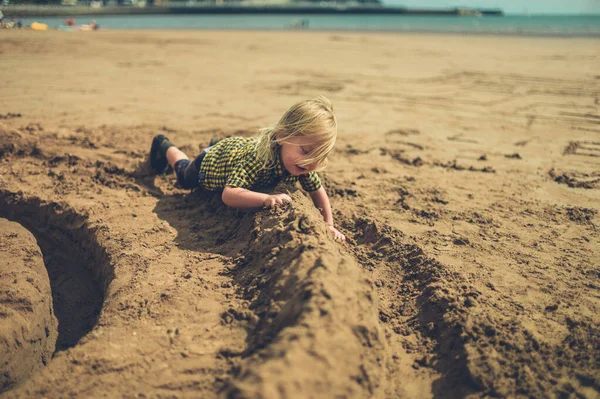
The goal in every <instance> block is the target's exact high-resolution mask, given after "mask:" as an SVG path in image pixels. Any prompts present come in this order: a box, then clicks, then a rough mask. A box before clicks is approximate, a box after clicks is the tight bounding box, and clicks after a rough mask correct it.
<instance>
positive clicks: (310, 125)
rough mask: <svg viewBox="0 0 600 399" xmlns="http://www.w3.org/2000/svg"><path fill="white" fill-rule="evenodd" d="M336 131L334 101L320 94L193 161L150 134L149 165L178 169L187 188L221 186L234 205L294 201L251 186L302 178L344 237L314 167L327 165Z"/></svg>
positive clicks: (162, 138)
mask: <svg viewBox="0 0 600 399" xmlns="http://www.w3.org/2000/svg"><path fill="white" fill-rule="evenodd" d="M336 137H337V121H336V118H335V115H334V114H333V106H332V105H331V102H330V101H329V100H328V99H327V98H326V97H324V96H319V97H316V98H314V99H311V100H305V101H301V102H299V103H296V104H294V105H292V106H291V107H290V108H289V109H288V110H287V111H286V112H285V114H284V115H283V117H282V118H281V119H280V120H279V122H278V123H277V124H275V125H274V126H270V127H267V128H264V129H261V130H260V132H259V133H258V135H257V136H256V137H229V138H226V139H223V140H221V141H218V142H217V143H216V144H214V145H213V146H211V147H208V148H206V149H204V150H203V151H202V153H201V154H200V155H199V156H198V157H197V158H196V159H194V160H193V161H191V162H190V160H189V158H188V157H187V155H185V154H184V153H183V152H182V151H181V150H179V149H178V148H177V147H175V146H174V145H173V144H172V143H171V142H170V141H169V139H168V138H167V137H165V136H163V135H161V134H159V135H157V136H155V137H154V139H153V140H152V147H151V149H150V165H151V166H152V168H153V169H154V170H155V171H156V172H157V173H159V174H164V173H169V172H170V171H171V170H174V171H175V173H176V175H177V182H178V183H179V185H180V186H181V187H183V188H187V189H194V188H197V187H200V188H203V189H206V190H209V191H216V190H223V193H222V195H221V198H222V200H223V202H224V203H225V204H226V205H227V206H230V207H233V208H260V207H267V208H268V207H273V206H279V205H282V204H284V203H286V202H290V201H291V200H292V199H291V198H290V196H289V195H287V194H264V193H260V192H256V191H252V190H253V189H256V188H259V187H264V186H267V185H274V184H277V183H279V182H286V183H292V184H295V183H296V182H298V181H299V182H300V184H301V186H302V188H303V189H304V190H306V191H308V193H309V194H310V197H311V198H312V201H313V203H314V204H315V206H316V207H317V209H319V210H320V211H321V214H322V215H323V218H324V219H325V223H327V226H328V228H329V230H330V231H331V232H332V234H333V235H334V237H335V238H336V239H338V240H342V241H344V240H345V239H346V237H345V236H344V235H343V234H342V233H341V232H340V231H338V230H337V229H336V228H335V226H334V223H333V216H332V213H331V205H330V204H329V197H328V196H327V193H326V192H325V189H324V188H323V185H322V183H321V179H320V178H319V175H318V174H317V173H316V172H317V171H320V170H323V169H325V167H326V165H327V156H328V155H329V153H330V151H331V150H332V149H333V146H334V144H335V140H336Z"/></svg>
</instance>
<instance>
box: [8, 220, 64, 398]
mask: <svg viewBox="0 0 600 399" xmlns="http://www.w3.org/2000/svg"><path fill="white" fill-rule="evenodd" d="M0 242H1V243H2V245H0V320H1V321H2V323H0V353H2V360H1V361H0V392H2V391H4V390H7V389H11V388H12V387H13V386H15V385H17V384H19V383H22V382H23V381H25V380H26V379H27V378H28V377H29V376H30V375H31V374H32V373H34V372H35V371H37V370H39V369H40V368H42V367H43V366H45V365H47V364H48V363H49V362H50V359H51V358H52V354H53V353H54V347H55V344H56V338H57V336H58V324H57V321H56V317H54V312H53V310H52V296H51V291H50V281H49V279H48V273H47V272H46V268H45V267H44V260H43V256H42V252H41V251H40V248H39V247H38V246H37V243H36V240H35V238H34V237H33V235H32V234H31V233H30V232H29V231H27V230H26V229H24V228H23V227H22V226H21V225H19V224H17V223H14V222H10V221H8V220H6V219H2V218H0Z"/></svg>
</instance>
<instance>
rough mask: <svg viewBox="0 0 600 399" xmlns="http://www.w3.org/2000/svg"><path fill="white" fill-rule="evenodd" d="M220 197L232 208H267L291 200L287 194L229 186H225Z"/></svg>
mask: <svg viewBox="0 0 600 399" xmlns="http://www.w3.org/2000/svg"><path fill="white" fill-rule="evenodd" d="M221 199H222V200H223V202H224V203H225V205H227V206H230V207H232V208H261V207H263V206H264V207H267V208H269V207H272V206H276V205H282V204H283V203H284V202H290V201H291V200H292V199H291V198H290V196H289V195H287V194H275V195H269V194H263V193H257V192H255V191H250V190H246V189H245V188H241V187H231V186H226V187H225V189H224V190H223V195H221Z"/></svg>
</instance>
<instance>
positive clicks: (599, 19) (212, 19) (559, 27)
mask: <svg viewBox="0 0 600 399" xmlns="http://www.w3.org/2000/svg"><path fill="white" fill-rule="evenodd" d="M92 19H94V20H96V22H97V23H98V24H99V25H100V27H101V28H107V29H230V30H285V29H302V30H315V31H319V30H321V31H323V30H326V31H384V32H387V31H389V32H415V33H454V34H488V35H489V34H492V35H531V36H589V37H600V15H597V16H569V15H561V16H558V15H552V16H548V15H544V16H541V15H540V16H524V15H507V16H503V17H497V16H482V17H477V16H416V15H292V14H290V15H133V16H78V17H77V20H76V22H77V23H79V24H87V23H89V22H90V20H92ZM64 20H65V18H64V17H39V18H24V19H23V23H24V24H25V25H29V24H31V23H32V22H34V21H37V22H43V23H47V24H48V26H49V27H50V28H57V27H59V26H60V25H62V24H64ZM302 22H304V24H302Z"/></svg>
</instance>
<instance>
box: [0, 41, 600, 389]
mask: <svg viewBox="0 0 600 399" xmlns="http://www.w3.org/2000/svg"><path fill="white" fill-rule="evenodd" d="M0 36H1V38H0V76H2V79H1V82H2V83H1V88H0V92H1V97H0V226H2V228H1V229H0V230H2V231H3V233H2V234H1V235H0V237H1V238H2V243H1V246H2V260H1V262H0V353H2V352H4V354H5V355H6V356H4V359H8V360H3V361H4V363H3V364H0V376H2V375H3V377H2V378H3V379H1V380H0V390H5V392H4V393H3V394H0V396H1V397H6V398H30V397H47V398H59V397H125V398H134V397H136V398H207V399H210V398H218V397H222V398H386V399H387V398H390V399H391V398H463V397H468V398H483V397H528V398H551V397H556V398H559V397H560V398H566V397H578V398H598V397H600V364H599V360H598V359H600V316H599V315H600V231H599V228H600V216H599V215H598V211H599V210H600V42H599V40H598V39H594V38H587V39H586V38H541V37H537V38H536V37H517V36H503V37H497V36H458V35H457V36H451V35H445V36H444V35H417V34H382V33H340V32H259V31H253V32H241V31H239V32H230V31H98V32H58V31H46V32H34V31H26V30H23V31H16V30H15V31H3V32H0ZM317 94H323V95H326V96H327V97H328V98H330V99H331V100H332V102H333V105H334V110H335V112H336V115H337V117H338V123H339V136H338V142H337V144H336V147H335V149H334V151H333V153H332V154H331V156H330V163H329V167H328V169H327V171H326V172H325V173H323V175H322V177H323V180H324V182H325V188H326V190H327V192H328V193H329V195H330V198H331V202H332V208H333V212H334V218H335V220H336V223H337V225H338V226H339V228H340V230H341V231H342V232H343V233H344V234H346V236H347V237H348V242H347V243H340V242H336V241H335V240H334V239H333V238H332V236H330V235H329V233H328V231H327V229H326V228H325V226H324V225H323V223H322V220H321V219H320V215H319V213H318V211H317V210H315V209H314V207H313V206H312V203H311V202H310V198H308V197H307V196H306V195H305V194H304V193H302V192H300V191H298V190H296V191H293V190H292V191H291V194H292V197H293V202H292V203H291V204H290V205H289V206H286V207H284V208H280V209H271V210H258V211H252V212H241V211H236V210H233V209H229V208H227V207H226V206H225V205H223V203H222V202H221V200H220V196H219V194H214V193H208V192H199V191H195V192H189V191H186V190H182V189H180V188H178V187H177V186H176V185H175V183H176V181H175V178H174V176H172V175H171V176H159V177H157V176H154V175H153V174H152V173H151V171H150V169H149V167H148V165H147V154H148V150H149V147H150V142H151V139H152V137H153V136H154V135H155V134H157V133H163V134H166V135H168V136H169V137H170V138H171V140H172V141H173V142H174V143H175V144H177V145H178V146H180V147H181V148H182V149H183V150H184V151H186V152H188V154H189V155H190V156H195V155H196V154H197V153H198V152H199V150H200V149H201V148H204V147H206V146H207V145H208V143H209V142H210V140H211V138H213V137H226V136H231V135H245V136H247V135H253V134H255V133H256V131H257V129H259V128H261V127H264V126H267V125H270V124H273V123H275V122H277V120H278V119H279V117H280V116H281V115H282V114H283V112H284V111H285V110H286V109H287V108H288V107H289V106H290V105H291V104H293V103H294V102H296V101H299V100H302V99H306V98H310V97H313V96H315V95H317ZM282 189H286V190H290V188H289V187H288V188H282V187H278V188H275V190H282ZM3 219H8V220H10V221H13V222H17V223H18V224H20V225H21V226H22V227H20V226H19V225H17V224H15V223H10V222H8V221H6V220H3ZM25 229H27V230H28V231H29V232H30V233H31V234H33V236H35V240H33V238H31V235H30V234H29V232H27V231H26V230H25ZM36 244H37V245H36ZM40 250H41V252H40ZM42 254H43V255H42ZM42 263H44V264H45V266H46V270H47V273H48V275H47V276H46V275H45V274H44V268H43V267H41V265H42ZM32 265H34V266H35V269H34V268H33V267H34V266H32ZM22 270H25V271H22ZM34 274H35V276H34ZM30 275H31V276H33V277H31V276H30ZM26 276H30V277H26ZM48 283H49V285H50V287H51V288H52V296H53V313H54V315H55V316H56V320H57V321H58V338H57V333H56V331H55V329H56V321H55V320H54V318H53V317H54V316H53V315H52V314H50V313H49V311H48V307H49V300H48ZM53 329H54V330H53ZM44 331H45V333H44ZM54 340H56V344H55V348H56V352H55V353H54V355H53V357H52V358H51V360H50V359H49V355H48V354H47V352H44V353H43V354H41V355H40V351H41V349H39V348H42V347H44V348H45V349H44V350H45V351H47V350H48V349H47V348H48V347H49V345H50V346H51V345H54ZM50 352H51V351H50ZM27 353H29V354H31V353H34V354H35V356H37V357H31V356H33V355H31V356H30V357H29V358H28V359H24V357H26V354H27ZM28 356H29V355H28ZM32 359H33V360H32ZM25 360H27V362H26V361H25ZM32 362H33V364H32Z"/></svg>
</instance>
